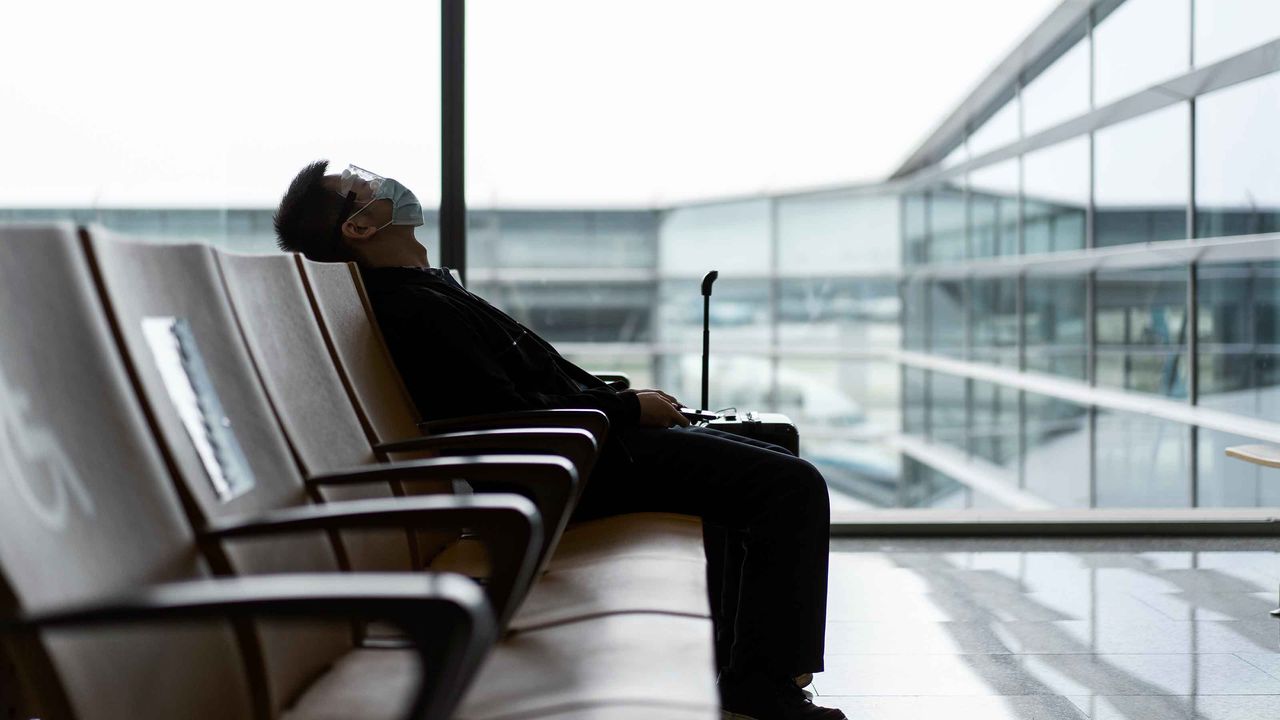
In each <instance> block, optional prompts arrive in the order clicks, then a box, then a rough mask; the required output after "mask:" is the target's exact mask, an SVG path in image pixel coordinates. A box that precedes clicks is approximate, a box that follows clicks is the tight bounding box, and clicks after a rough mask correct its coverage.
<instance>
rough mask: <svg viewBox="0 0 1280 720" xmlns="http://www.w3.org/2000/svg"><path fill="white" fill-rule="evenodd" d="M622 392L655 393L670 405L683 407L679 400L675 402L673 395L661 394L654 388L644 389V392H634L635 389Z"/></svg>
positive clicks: (636, 391)
mask: <svg viewBox="0 0 1280 720" xmlns="http://www.w3.org/2000/svg"><path fill="white" fill-rule="evenodd" d="M623 392H629V393H657V394H659V395H661V396H662V397H663V398H664V399H665V400H666V401H667V402H669V403H671V404H672V405H675V406H676V407H682V406H683V403H681V402H680V401H679V400H677V399H676V398H675V396H674V395H672V394H670V393H667V392H663V391H661V390H657V389H655V388H647V389H644V390H635V389H632V390H623Z"/></svg>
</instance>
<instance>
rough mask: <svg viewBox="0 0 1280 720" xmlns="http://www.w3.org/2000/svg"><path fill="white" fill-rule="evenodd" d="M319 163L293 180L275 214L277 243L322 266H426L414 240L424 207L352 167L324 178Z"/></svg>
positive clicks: (390, 183)
mask: <svg viewBox="0 0 1280 720" xmlns="http://www.w3.org/2000/svg"><path fill="white" fill-rule="evenodd" d="M328 167H329V161H327V160H317V161H316V162H313V163H311V164H310V165H307V166H306V167H304V168H303V169H302V171H301V172H299V173H298V174H297V176H296V177H294V178H293V182H291V183H290V184H289V189H288V190H287V191H286V192H285V194H284V197H282V198H280V206H279V207H278V208H277V209H276V214H275V218H274V221H275V229H276V237H277V244H278V245H279V246H280V249H281V250H284V251H285V252H299V253H302V254H303V255H306V256H307V257H308V258H310V259H312V260H318V261H321V262H345V261H355V262H358V263H360V264H361V265H363V266H366V267H380V266H384V265H406V264H420V265H426V263H427V257H426V250H425V249H424V248H423V247H422V245H421V244H419V243H418V241H417V239H416V238H415V237H414V235H413V229H414V228H415V227H417V226H419V225H421V224H422V206H421V205H420V204H419V203H418V199H417V198H416V197H414V195H413V193H412V192H410V191H409V189H408V188H406V187H404V186H403V185H401V184H400V183H398V182H396V181H395V180H393V179H391V178H384V177H381V176H379V175H375V174H374V173H371V172H368V171H367V170H363V169H361V168H358V167H355V166H354V165H353V166H350V167H348V168H347V170H345V171H343V172H342V173H341V174H326V170H327V169H328Z"/></svg>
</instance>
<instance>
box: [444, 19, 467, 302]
mask: <svg viewBox="0 0 1280 720" xmlns="http://www.w3.org/2000/svg"><path fill="white" fill-rule="evenodd" d="M466 6H467V3H466V0H441V2H440V219H439V232H440V263H441V265H443V266H445V267H452V268H454V269H456V270H457V271H458V274H459V275H460V276H461V277H462V279H463V282H464V283H465V282H466V277H467V201H466V135H465V132H466V108H465V103H466V62H467V55H466V37H467V32H466Z"/></svg>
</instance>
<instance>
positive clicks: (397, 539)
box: [216, 253, 449, 570]
mask: <svg viewBox="0 0 1280 720" xmlns="http://www.w3.org/2000/svg"><path fill="white" fill-rule="evenodd" d="M216 257H217V262H218V266H219V267H220V268H221V271H222V279H223V280H224V282H225V284H226V290H227V296H228V297H229V298H230V300H231V306H232V308H233V309H234V310H235V315H236V320H237V321H238V323H239V328H240V330H241V333H242V335H243V337H244V340H245V344H246V345H247V347H248V348H249V354H250V356H251V357H252V358H253V362H254V365H255V366H256V368H257V370H258V376H259V377H260V378H261V380H262V385H263V387H264V388H265V389H266V391H267V397H268V398H269V399H270V401H271V404H272V406H273V407H274V408H275V410H276V417H277V418H278V419H279V421H280V425H281V426H282V427H283V428H284V431H285V435H286V437H288V439H289V442H290V444H291V445H292V447H293V450H294V453H295V455H296V456H297V458H298V460H299V461H300V462H301V464H302V468H303V470H304V472H306V473H309V474H314V473H322V472H333V471H338V470H347V469H351V468H354V467H358V466H360V465H365V464H371V463H376V462H378V459H377V458H376V457H375V456H374V453H373V449H372V447H370V445H369V440H368V437H367V436H366V435H365V430H364V427H363V426H362V425H361V423H360V417H359V415H357V414H356V410H355V407H354V406H353V405H352V403H351V396H350V395H349V394H348V393H347V389H346V387H345V386H344V385H343V382H342V377H341V376H340V375H339V374H338V370H337V368H336V367H335V366H334V364H333V358H332V356H331V355H330V354H329V348H328V346H327V345H326V343H325V340H324V336H323V335H322V334H321V333H320V326H319V325H318V324H317V322H316V316H315V312H314V311H313V310H312V308H311V300H310V298H308V297H307V291H306V288H305V287H304V286H303V284H302V277H301V276H300V275H298V268H297V265H296V262H295V260H294V258H293V256H291V255H233V254H224V253H216ZM443 489H445V490H447V489H449V488H448V487H447V486H446V487H444V488H443ZM391 494H392V493H391V492H390V490H389V489H388V488H387V487H386V486H373V487H366V486H353V487H340V488H326V489H325V490H324V492H323V495H324V497H325V499H326V500H350V499H358V498H369V497H389V496H391ZM342 538H343V546H344V550H345V552H346V556H347V560H348V561H349V562H350V563H351V567H353V568H355V569H358V570H399V569H404V568H405V567H408V565H409V563H410V562H411V559H410V557H409V555H408V552H409V545H408V543H407V542H406V535H405V533H403V532H401V531H395V530H390V531H361V532H344V533H343V536H342Z"/></svg>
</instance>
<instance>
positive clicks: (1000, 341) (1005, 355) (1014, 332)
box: [969, 278, 1018, 367]
mask: <svg viewBox="0 0 1280 720" xmlns="http://www.w3.org/2000/svg"><path fill="white" fill-rule="evenodd" d="M969 301H970V303H969V304H970V308H971V311H970V312H971V314H970V318H971V320H970V323H971V325H972V327H973V331H972V344H971V347H970V349H969V358H970V359H971V360H974V361H976V362H982V363H990V364H993V365H1005V366H1009V367H1017V365H1018V280H1017V279H1016V278H974V279H972V280H970V281H969Z"/></svg>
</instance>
